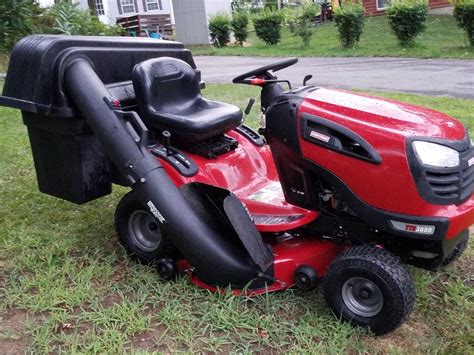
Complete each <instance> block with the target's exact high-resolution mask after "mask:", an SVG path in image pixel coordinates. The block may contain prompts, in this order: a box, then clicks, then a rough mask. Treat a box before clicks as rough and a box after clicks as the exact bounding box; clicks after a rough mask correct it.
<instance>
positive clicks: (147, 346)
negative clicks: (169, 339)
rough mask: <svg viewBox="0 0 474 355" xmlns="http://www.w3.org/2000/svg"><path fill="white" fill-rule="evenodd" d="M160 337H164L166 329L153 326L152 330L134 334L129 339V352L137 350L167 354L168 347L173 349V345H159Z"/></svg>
mask: <svg viewBox="0 0 474 355" xmlns="http://www.w3.org/2000/svg"><path fill="white" fill-rule="evenodd" d="M162 337H166V328H165V327H164V326H161V325H154V326H153V329H150V330H147V331H146V332H143V333H138V334H135V335H134V336H133V337H132V338H131V339H130V343H131V350H132V351H133V352H134V351H137V350H145V351H163V352H169V351H170V348H169V347H170V346H171V347H173V345H174V344H166V343H159V340H160V339H161V338H162Z"/></svg>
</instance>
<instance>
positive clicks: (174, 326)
mask: <svg viewBox="0 0 474 355" xmlns="http://www.w3.org/2000/svg"><path fill="white" fill-rule="evenodd" d="M252 89H255V88H249V87H245V86H232V85H209V87H208V88H207V89H206V90H205V94H206V95H208V96H209V97H212V98H215V99H220V100H225V101H228V102H233V103H235V104H238V105H239V106H241V107H244V105H245V102H246V100H247V98H248V97H249V96H255V95H257V91H256V90H252ZM383 95H384V96H387V97H391V98H395V99H402V100H404V101H407V102H412V103H416V104H423V105H426V106H429V107H432V108H435V109H439V110H442V111H445V112H446V113H448V114H451V115H454V116H455V117H458V118H459V119H461V120H462V121H463V122H464V123H467V124H468V125H469V126H470V127H471V132H473V130H472V129H473V128H474V127H473V125H474V122H473V120H472V112H474V101H470V100H458V99H445V98H430V97H422V96H415V95H402V94H388V93H384V94H383ZM254 111H256V110H254ZM249 123H250V124H255V115H254V116H252V117H251V118H250V119H249ZM0 151H1V154H0V196H1V198H2V203H1V204H0V224H1V227H0V318H1V321H0V353H6V352H7V351H9V352H15V353H20V352H25V351H30V352H36V353H46V352H60V351H62V352H101V353H122V352H125V351H140V350H143V351H152V350H157V351H162V352H171V351H187V352H195V351H197V350H201V351H215V352H217V351H219V352H228V351H239V352H244V351H245V352H248V351H262V352H270V351H275V352H278V351H292V352H300V351H306V352H316V353H343V352H344V353H346V352H366V353H374V352H381V353H400V352H404V353H427V352H429V353H456V354H469V353H473V351H474V349H473V344H474V332H473V314H472V310H473V305H474V304H473V297H474V292H473V283H472V275H473V274H474V269H473V262H474V253H473V248H472V246H473V245H472V242H471V247H470V249H468V251H467V252H466V254H465V255H464V256H463V257H462V258H461V259H460V260H459V261H458V262H457V263H456V264H455V265H453V266H452V267H449V268H448V269H446V270H444V271H443V272H439V273H436V274H435V273H429V272H426V271H421V270H417V269H412V272H413V274H414V277H415V281H416V287H417V294H418V298H417V303H416V306H415V309H414V312H413V314H412V316H411V317H410V319H409V320H408V321H407V322H406V323H405V324H404V325H403V326H402V327H401V328H400V329H398V330H396V331H395V332H394V333H392V334H389V335H386V336H383V337H378V338H376V337H373V336H371V335H370V334H367V333H365V332H363V331H361V330H359V329H354V328H352V327H350V326H349V325H346V324H341V323H339V322H338V321H337V320H336V319H335V318H334V316H333V315H332V314H331V313H330V311H329V310H328V309H327V307H326V306H325V304H324V301H323V298H322V295H321V290H320V289H317V290H316V291H315V292H310V293H303V292H300V291H297V290H290V291H286V292H280V293H275V294H269V295H264V296H259V297H255V298H252V299H250V298H245V297H234V296H232V295H218V294H212V293H209V292H208V291H205V290H200V289H197V288H196V287H194V286H192V285H190V283H189V282H188V280H187V279H186V278H181V279H179V280H178V281H176V282H173V283H164V282H160V281H159V280H158V279H157V275H156V273H155V271H154V270H153V269H152V268H149V267H145V266H140V265H136V264H134V263H133V262H131V261H129V259H128V258H127V256H126V255H125V254H124V252H123V250H122V248H121V247H120V246H119V244H118V242H117V238H116V234H115V231H114V228H113V224H112V221H113V214H114V208H115V206H116V204H117V202H118V199H119V198H120V196H122V195H123V194H124V193H125V192H126V190H125V189H124V188H115V189H114V192H113V194H112V195H110V196H107V197H105V198H102V199H99V200H97V201H94V202H91V203H89V204H86V205H82V206H77V205H74V204H72V203H68V202H65V201H62V200H59V199H56V198H53V197H50V196H47V195H44V194H41V193H39V192H38V190H37V186H36V180H35V172H34V167H33V161H32V157H31V152H30V147H29V142H28V138H27V134H26V128H25V127H24V126H23V124H22V122H21V119H20V114H19V112H18V111H15V110H12V109H8V108H3V107H2V108H0Z"/></svg>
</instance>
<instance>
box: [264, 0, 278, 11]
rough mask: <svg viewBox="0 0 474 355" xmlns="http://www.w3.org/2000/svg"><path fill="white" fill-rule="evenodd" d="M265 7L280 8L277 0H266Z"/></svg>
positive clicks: (274, 9) (269, 9) (270, 8)
mask: <svg viewBox="0 0 474 355" xmlns="http://www.w3.org/2000/svg"><path fill="white" fill-rule="evenodd" d="M263 8H264V9H265V10H268V11H276V10H278V1H277V0H265V4H264V5H263Z"/></svg>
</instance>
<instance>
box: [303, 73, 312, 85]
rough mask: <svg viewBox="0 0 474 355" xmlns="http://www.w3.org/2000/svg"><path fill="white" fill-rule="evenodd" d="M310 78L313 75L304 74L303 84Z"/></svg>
mask: <svg viewBox="0 0 474 355" xmlns="http://www.w3.org/2000/svg"><path fill="white" fill-rule="evenodd" d="M312 78H313V76H312V75H311V74H308V75H306V76H305V77H304V79H303V86H306V83H307V82H308V81H310V80H311V79H312Z"/></svg>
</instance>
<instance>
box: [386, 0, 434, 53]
mask: <svg viewBox="0 0 474 355" xmlns="http://www.w3.org/2000/svg"><path fill="white" fill-rule="evenodd" d="M387 17H388V23H389V24H390V27H391V28H392V31H393V32H394V33H395V35H396V36H397V38H398V42H399V43H400V45H401V46H404V47H405V46H407V45H409V44H411V43H412V42H413V40H414V39H415V38H416V36H418V35H419V34H420V33H421V32H423V31H424V30H425V29H426V19H427V18H428V5H427V3H426V2H424V1H423V2H421V1H419V0H411V1H410V0H400V1H395V0H394V1H392V3H391V5H390V6H389V8H388V10H387Z"/></svg>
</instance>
